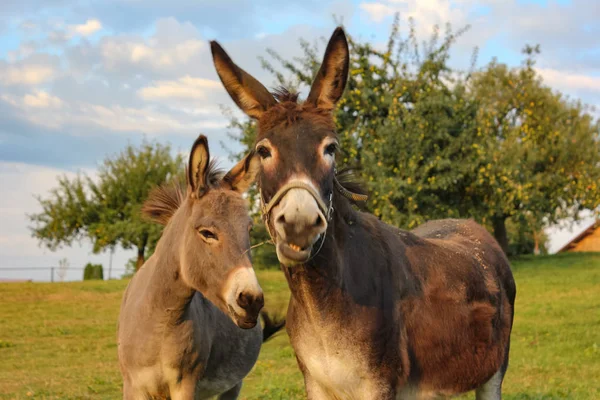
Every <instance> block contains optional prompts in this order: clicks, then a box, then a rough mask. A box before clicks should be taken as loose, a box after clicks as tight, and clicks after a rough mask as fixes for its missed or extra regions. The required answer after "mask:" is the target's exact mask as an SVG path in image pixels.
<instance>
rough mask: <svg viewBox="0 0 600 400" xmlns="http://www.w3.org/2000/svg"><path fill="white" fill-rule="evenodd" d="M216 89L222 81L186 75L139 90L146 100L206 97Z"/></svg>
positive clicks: (219, 87)
mask: <svg viewBox="0 0 600 400" xmlns="http://www.w3.org/2000/svg"><path fill="white" fill-rule="evenodd" d="M214 89H221V82H219V81H215V80H212V79H204V78H193V77H191V76H189V75H186V76H184V77H182V78H179V79H178V80H176V81H157V82H154V83H153V85H152V86H146V87H143V88H141V89H140V90H139V91H138V95H139V96H140V97H142V98H143V99H145V100H152V99H170V98H175V99H205V98H206V97H207V95H208V93H209V92H210V91H211V90H214Z"/></svg>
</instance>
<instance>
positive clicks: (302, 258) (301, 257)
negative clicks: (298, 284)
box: [277, 241, 312, 267]
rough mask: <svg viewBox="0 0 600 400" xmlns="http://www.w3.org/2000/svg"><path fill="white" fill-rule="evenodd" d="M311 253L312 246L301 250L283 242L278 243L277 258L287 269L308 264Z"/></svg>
mask: <svg viewBox="0 0 600 400" xmlns="http://www.w3.org/2000/svg"><path fill="white" fill-rule="evenodd" d="M311 252H312V245H310V246H308V247H305V248H301V247H299V246H296V245H294V244H288V243H285V242H283V241H278V243H277V258H278V259H279V262H280V263H282V264H283V265H285V266H286V267H290V266H293V265H297V264H302V263H305V262H307V261H308V260H309V259H310V253H311Z"/></svg>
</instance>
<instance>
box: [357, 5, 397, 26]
mask: <svg viewBox="0 0 600 400" xmlns="http://www.w3.org/2000/svg"><path fill="white" fill-rule="evenodd" d="M360 9H361V10H363V11H365V12H366V13H367V14H368V16H369V17H370V18H371V19H372V20H373V21H374V22H381V21H383V20H384V19H385V18H387V17H389V16H391V15H394V14H395V13H396V12H397V10H396V9H395V8H394V7H391V6H390V5H387V4H384V3H382V2H378V3H361V4H360Z"/></svg>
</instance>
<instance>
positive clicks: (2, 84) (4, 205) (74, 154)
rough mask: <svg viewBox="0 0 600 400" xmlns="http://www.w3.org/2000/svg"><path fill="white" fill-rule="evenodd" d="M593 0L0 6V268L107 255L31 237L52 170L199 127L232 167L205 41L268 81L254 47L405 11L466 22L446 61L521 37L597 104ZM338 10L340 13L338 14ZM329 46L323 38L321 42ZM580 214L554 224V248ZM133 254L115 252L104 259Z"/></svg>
mask: <svg viewBox="0 0 600 400" xmlns="http://www.w3.org/2000/svg"><path fill="white" fill-rule="evenodd" d="M594 3H595V1H593V0H483V1H474V0H383V1H372V0H367V1H361V0H355V1H350V0H348V1H340V0H334V1H330V0H320V1H316V0H302V1H286V2H281V1H274V0H253V1H246V0H169V1H160V0H144V1H142V0H3V1H1V2H0V190H1V196H0V268H22V267H36V268H45V267H50V266H56V265H58V261H59V260H60V259H62V258H66V259H67V260H68V261H69V265H70V266H71V267H72V270H69V271H68V273H67V279H80V277H81V275H82V273H81V271H79V270H75V268H82V267H83V266H84V265H85V263H87V262H88V261H92V262H99V263H102V264H103V265H104V266H105V267H107V266H108V263H109V254H108V253H101V254H98V255H94V254H92V253H91V246H90V245H89V243H85V242H84V243H82V244H81V245H75V246H72V247H70V248H62V249H59V250H57V251H55V252H51V251H49V250H47V249H45V248H43V247H40V246H39V245H38V243H37V241H36V240H35V239H33V238H32V237H31V235H30V231H29V228H28V226H29V222H28V219H27V216H26V215H27V214H31V213H35V212H38V211H39V210H40V208H39V205H38V203H37V201H36V200H35V198H34V195H41V196H42V197H43V196H45V195H47V193H48V192H49V190H50V189H52V188H53V187H55V186H56V183H57V177H58V176H61V175H67V176H74V175H75V174H76V173H77V172H84V173H87V174H88V175H90V176H92V177H93V176H94V171H95V169H96V167H97V166H98V165H99V163H100V162H101V160H102V159H104V158H105V157H106V156H108V155H112V154H115V153H117V152H119V151H120V150H121V149H123V148H124V146H126V145H127V144H128V143H131V144H139V143H140V142H141V141H142V140H143V139H148V140H155V141H158V142H160V143H170V144H171V145H172V148H173V151H174V152H175V151H181V152H187V150H188V148H189V147H190V145H191V143H192V142H193V140H194V139H195V138H196V137H197V135H198V134H199V133H204V134H206V135H207V136H208V138H209V143H210V145H211V154H212V155H216V156H218V157H220V158H221V159H222V161H223V163H222V164H223V166H229V165H230V163H229V161H228V160H227V150H226V148H224V147H223V146H222V145H221V144H220V143H221V142H222V143H223V144H224V145H225V147H227V148H229V149H233V150H235V149H236V145H235V143H233V142H231V141H230V140H229V139H228V138H227V135H226V133H227V131H228V130H227V122H228V121H227V118H226V117H225V116H224V115H223V112H222V109H221V107H222V106H224V107H231V108H234V107H235V105H234V104H233V102H232V101H231V100H230V99H229V97H228V96H227V94H226V92H225V90H224V89H223V88H222V86H221V84H220V82H219V81H218V78H217V75H216V73H215V71H214V68H213V64H212V60H211V56H210V49H209V46H208V41H209V40H213V39H216V40H218V41H219V42H220V43H221V44H222V45H223V46H224V47H225V48H226V50H227V51H228V52H229V54H230V55H231V56H232V58H233V59H234V60H235V61H236V63H238V64H239V65H241V66H242V67H243V68H244V69H245V70H246V71H248V72H250V73H251V74H253V75H254V76H255V77H257V78H258V79H259V80H261V81H262V82H263V83H265V84H266V85H267V86H268V87H272V86H273V85H274V80H273V77H272V76H270V75H269V73H267V72H266V71H264V70H263V69H261V66H260V61H259V60H258V57H259V56H266V55H267V53H266V49H267V48H272V49H274V50H276V51H277V52H279V53H280V54H282V55H283V56H284V57H286V58H289V57H293V56H296V55H299V54H301V48H300V46H299V44H298V40H299V39H300V38H304V39H306V40H308V41H310V42H315V41H319V40H322V39H323V38H328V37H329V35H330V34H331V32H332V31H333V29H334V28H335V26H336V22H335V21H336V20H337V21H339V20H341V21H343V23H344V25H345V27H346V30H347V32H348V34H350V35H352V36H354V37H359V38H362V39H369V40H371V41H373V42H374V43H381V44H383V43H384V42H385V40H386V37H387V34H388V33H389V28H390V24H391V21H392V18H393V15H394V14H395V13H396V12H399V13H400V17H401V26H402V31H403V32H406V28H407V25H408V23H407V21H408V18H411V17H412V18H414V19H415V21H416V24H417V33H418V35H419V36H420V37H421V38H423V39H427V38H428V36H429V33H430V32H431V29H432V27H433V26H434V25H435V24H441V25H442V26H443V25H444V24H446V23H447V22H449V23H451V24H452V26H453V27H454V28H455V29H458V28H461V27H463V26H465V25H467V24H468V25H470V26H471V28H470V30H469V31H468V32H467V33H466V34H465V35H463V37H461V38H460V39H459V41H458V42H457V44H456V46H455V48H454V52H453V55H452V59H451V63H452V64H453V65H454V66H457V67H466V66H468V64H469V62H470V58H471V53H472V51H473V48H474V47H475V46H477V47H478V48H479V58H478V64H479V65H480V66H481V65H485V64H486V63H488V62H489V61H490V60H491V58H492V57H494V56H495V57H497V58H498V60H499V61H500V62H503V63H507V64H509V65H513V66H516V65H519V63H520V61H521V54H520V50H521V49H522V48H523V47H524V45H525V44H540V45H541V49H542V54H541V56H540V57H539V59H538V64H537V68H538V71H539V73H540V74H541V76H542V77H543V78H544V81H545V82H546V84H548V85H549V86H551V87H553V88H555V89H557V90H560V91H562V92H563V93H566V94H568V95H569V96H571V97H573V98H579V99H581V100H582V101H584V102H585V103H587V104H590V105H596V106H600V24H598V22H597V21H600V7H598V6H597V5H594ZM334 16H335V18H334ZM323 48H324V46H321V49H323ZM587 223H589V221H588V220H586V221H584V222H583V223H582V224H580V225H579V226H575V227H574V228H573V229H572V231H570V230H569V229H563V230H561V231H558V230H556V229H554V230H553V231H552V232H551V241H550V247H551V250H556V249H557V248H559V247H560V246H561V245H562V244H564V242H566V241H568V239H569V238H570V237H571V236H574V235H575V234H576V233H577V231H578V230H581V229H582V227H583V226H584V225H585V224H587ZM132 256H133V253H132V252H131V251H124V250H122V249H118V250H117V251H116V253H115V254H114V258H113V268H115V269H122V268H123V267H124V265H125V262H126V261H127V259H128V258H130V257H132ZM0 278H28V279H30V278H31V279H34V280H47V279H49V271H25V270H21V271H6V270H0Z"/></svg>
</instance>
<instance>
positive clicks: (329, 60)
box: [306, 27, 350, 110]
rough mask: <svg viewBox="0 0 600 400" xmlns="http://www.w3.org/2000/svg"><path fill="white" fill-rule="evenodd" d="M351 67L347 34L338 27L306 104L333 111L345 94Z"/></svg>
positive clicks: (332, 36)
mask: <svg viewBox="0 0 600 400" xmlns="http://www.w3.org/2000/svg"><path fill="white" fill-rule="evenodd" d="M349 65H350V51H349V49H348V41H347V40H346V34H345V33H344V30H343V29H342V28H341V27H338V28H336V30H335V31H334V32H333V35H331V39H329V43H328V44H327V49H326V50H325V56H324V57H323V64H321V68H320V69H319V72H317V76H316V77H315V80H314V82H313V84H312V87H311V88H310V93H309V94H308V98H307V99H306V102H307V103H312V104H314V105H315V106H316V107H318V108H321V109H324V110H333V108H334V107H335V104H336V103H337V102H338V100H339V99H340V98H341V97H342V94H343V93H344V88H345V87H346V81H347V80H348V68H349Z"/></svg>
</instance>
